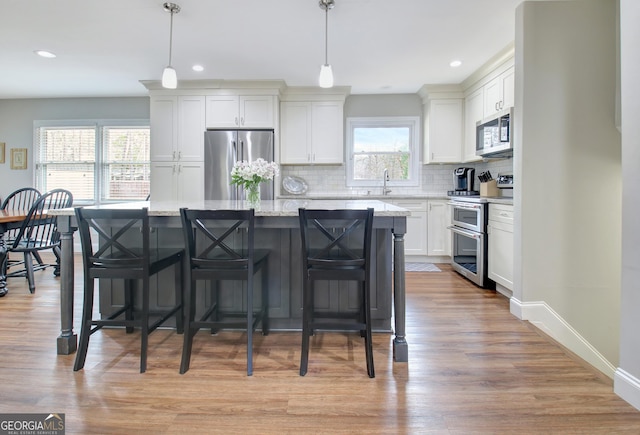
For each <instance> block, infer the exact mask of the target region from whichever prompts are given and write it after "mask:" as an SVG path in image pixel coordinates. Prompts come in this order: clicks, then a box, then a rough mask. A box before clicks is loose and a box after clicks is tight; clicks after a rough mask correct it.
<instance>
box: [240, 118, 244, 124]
mask: <svg viewBox="0 0 640 435" xmlns="http://www.w3.org/2000/svg"><path fill="white" fill-rule="evenodd" d="M240 124H241V125H244V117H242V118H240Z"/></svg>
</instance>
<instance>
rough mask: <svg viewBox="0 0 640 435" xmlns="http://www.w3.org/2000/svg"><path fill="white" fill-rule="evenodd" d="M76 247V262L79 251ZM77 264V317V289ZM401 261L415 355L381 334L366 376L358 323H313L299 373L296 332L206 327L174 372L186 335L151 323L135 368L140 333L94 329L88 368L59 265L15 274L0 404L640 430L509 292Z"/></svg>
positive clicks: (98, 411)
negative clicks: (143, 356) (250, 333)
mask: <svg viewBox="0 0 640 435" xmlns="http://www.w3.org/2000/svg"><path fill="white" fill-rule="evenodd" d="M77 260H80V258H79V257H78V258H77ZM80 266H81V265H80V263H79V262H77V263H76V314H75V330H76V332H77V333H79V318H80V310H79V307H80V305H81V301H82V295H81V292H80V290H81V286H82V276H81V267H80ZM441 269H442V272H411V273H407V277H406V282H407V340H408V342H409V362H408V363H395V364H394V363H393V362H392V346H391V340H392V336H391V335H389V334H375V336H374V353H375V355H374V356H375V365H376V377H375V379H369V378H368V377H367V373H366V367H365V355H364V348H363V345H362V342H361V339H360V338H359V337H358V336H357V335H350V334H340V333H331V334H328V333H327V334H318V335H316V336H315V337H314V339H313V341H312V348H311V353H310V361H309V373H308V374H307V376H305V377H300V376H298V365H299V357H300V334H299V333H296V332H273V333H271V334H270V335H269V336H267V337H263V336H261V335H260V334H256V335H255V340H256V342H255V360H254V361H255V372H254V375H253V376H252V377H247V376H246V372H245V336H244V334H242V333H239V332H222V333H220V334H219V335H217V336H211V335H209V334H207V333H205V332H203V331H201V332H200V333H199V334H198V336H196V339H195V341H194V352H193V357H192V361H191V369H190V370H189V371H188V372H187V373H186V374H184V375H180V374H178V368H179V365H180V352H181V348H182V336H179V335H177V334H175V332H174V331H171V330H159V331H156V332H154V333H153V334H152V335H151V336H150V343H149V361H148V369H147V372H146V373H144V374H140V373H139V372H138V369H139V367H138V365H139V335H138V334H137V333H134V334H130V335H126V334H124V331H120V330H103V331H100V332H98V333H97V334H95V335H94V337H92V341H91V343H90V345H89V354H88V357H87V362H86V365H85V368H84V370H82V371H80V372H73V370H72V366H73V361H74V355H69V356H59V355H57V354H56V337H57V336H58V333H59V301H58V285H59V281H58V278H53V276H52V273H51V270H50V269H49V270H47V271H43V272H36V279H37V289H36V293H35V294H29V291H28V288H27V285H26V280H24V279H21V278H12V279H10V280H9V286H10V291H9V294H8V295H7V296H5V297H4V298H0V311H1V314H0V366H1V367H2V368H1V369H0V376H1V382H0V395H1V397H2V400H1V401H0V413H27V412H29V413H31V412H33V413H50V412H58V413H65V415H66V433H67V434H107V433H108V434H130V433H142V432H145V433H153V434H178V433H189V434H192V433H193V434H204V433H207V434H208V433H224V434H231V433H243V434H246V433H260V434H267V433H274V434H283V433H291V434H294V433H295V434H302V433H305V434H306V433H315V434H318V433H363V434H373V433H385V434H414V433H421V434H422V433H434V434H468V433H493V434H495V433H499V434H503V433H513V434H549V433H558V434H567V433H571V434H576V433H578V434H612V433H615V434H617V433H629V434H631V433H633V434H637V433H640V412H639V411H637V410H636V409H634V408H633V407H631V406H630V405H629V404H627V403H626V402H624V401H623V400H622V399H620V398H619V397H617V396H616V395H615V394H614V393H613V386H612V381H611V380H610V379H609V378H607V377H605V376H603V375H601V374H600V373H599V372H597V371H596V370H595V369H593V368H591V367H590V366H588V365H587V364H586V363H584V362H583V361H582V360H580V359H578V358H576V357H575V356H574V355H572V354H571V353H569V352H568V351H566V350H565V349H564V348H562V347H561V346H559V345H557V344H556V343H554V342H553V341H552V340H550V339H549V338H548V337H546V336H544V335H543V334H542V333H540V332H539V331H538V330H536V329H535V328H534V327H533V326H531V325H530V324H528V323H527V322H523V321H520V320H518V319H516V318H515V317H513V316H512V315H511V314H510V313H509V304H508V300H507V299H506V298H504V297H503V296H501V295H499V294H496V293H494V292H490V291H486V290H482V289H479V288H477V287H475V286H474V285H473V284H471V283H470V282H468V281H466V280H465V279H463V278H462V277H460V276H459V275H457V274H456V273H455V272H453V271H451V269H450V268H449V267H448V266H446V265H442V267H441Z"/></svg>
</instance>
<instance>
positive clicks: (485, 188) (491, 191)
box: [480, 180, 500, 196]
mask: <svg viewBox="0 0 640 435" xmlns="http://www.w3.org/2000/svg"><path fill="white" fill-rule="evenodd" d="M480 196H500V190H499V189H498V185H497V181H496V180H489V181H487V182H486V183H480Z"/></svg>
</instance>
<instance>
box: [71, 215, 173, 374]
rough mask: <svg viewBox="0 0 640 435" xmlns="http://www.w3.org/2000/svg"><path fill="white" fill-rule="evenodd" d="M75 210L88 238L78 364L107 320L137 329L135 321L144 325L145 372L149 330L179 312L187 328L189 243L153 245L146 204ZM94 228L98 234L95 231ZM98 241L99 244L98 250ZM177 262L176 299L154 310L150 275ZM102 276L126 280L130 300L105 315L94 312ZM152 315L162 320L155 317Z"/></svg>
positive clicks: (82, 233)
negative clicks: (184, 246)
mask: <svg viewBox="0 0 640 435" xmlns="http://www.w3.org/2000/svg"><path fill="white" fill-rule="evenodd" d="M75 213H76V218H77V221H78V230H79V232H80V241H81V242H82V260H83V270H84V303H83V306H82V325H81V331H80V342H79V344H78V353H77V354H76V360H75V365H74V366H73V370H74V371H77V370H80V369H82V368H83V367H84V363H85V360H86V357H87V349H88V347H89V337H90V336H91V335H92V334H94V333H95V332H97V331H99V330H100V329H101V328H102V327H104V326H124V327H126V332H127V333H131V332H133V329H134V327H139V328H140V330H141V337H140V342H141V344H140V373H144V372H145V371H146V369H147V347H148V337H149V334H150V333H152V332H153V331H155V330H156V329H157V328H158V326H160V325H162V324H163V323H164V322H165V321H166V320H168V319H169V318H170V317H172V316H175V319H176V327H177V331H178V333H182V330H183V323H182V320H183V312H182V293H183V292H182V262H183V259H184V249H181V248H175V249H174V248H157V247H153V248H152V247H151V243H150V240H149V239H150V237H149V232H150V229H149V214H148V211H147V209H146V208H142V209H137V210H123V209H89V208H80V207H78V208H76V209H75ZM94 232H95V235H96V236H93V235H92V233H94ZM94 239H95V240H94ZM94 245H95V246H99V248H98V249H97V250H94ZM171 266H174V268H175V305H174V306H173V307H172V308H170V309H167V310H157V311H156V310H154V311H152V310H150V308H149V281H150V277H151V276H152V275H155V274H157V273H158V272H160V271H161V270H164V269H166V268H168V267H171ZM98 278H100V279H112V280H120V279H121V280H124V301H125V302H124V306H123V307H122V308H120V309H118V310H116V311H115V312H114V313H112V314H110V315H108V317H106V318H104V319H102V318H98V319H94V318H93V299H94V280H95V279H98ZM136 280H140V281H141V282H142V289H141V294H142V306H141V308H140V309H139V310H136V307H135V299H136V298H135V293H136V292H135V288H134V282H135V281H136ZM134 311H135V313H134ZM134 314H136V315H137V316H135V315H134ZM123 315H124V318H122V316H123ZM152 318H153V319H156V320H155V321H154V322H153V323H150V321H151V320H152Z"/></svg>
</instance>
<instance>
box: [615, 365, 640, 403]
mask: <svg viewBox="0 0 640 435" xmlns="http://www.w3.org/2000/svg"><path fill="white" fill-rule="evenodd" d="M613 392H614V393H616V394H617V395H618V396H620V397H621V398H623V399H624V400H625V401H627V402H629V404H630V405H631V406H633V407H634V408H636V409H638V410H640V379H638V378H636V377H634V376H632V375H631V374H629V373H627V372H625V371H624V370H622V369H621V368H618V369H617V370H616V373H615V376H614V378H613Z"/></svg>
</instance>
